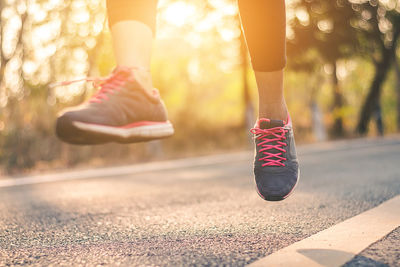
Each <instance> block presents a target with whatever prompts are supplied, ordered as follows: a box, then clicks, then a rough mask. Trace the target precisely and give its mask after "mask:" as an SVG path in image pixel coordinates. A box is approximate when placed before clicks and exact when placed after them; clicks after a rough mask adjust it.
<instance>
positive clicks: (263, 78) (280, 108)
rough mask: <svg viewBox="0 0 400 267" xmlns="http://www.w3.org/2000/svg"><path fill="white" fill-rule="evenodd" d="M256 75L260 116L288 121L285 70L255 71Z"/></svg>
mask: <svg viewBox="0 0 400 267" xmlns="http://www.w3.org/2000/svg"><path fill="white" fill-rule="evenodd" d="M255 76H256V81H257V87H258V96H259V107H258V108H259V111H258V114H259V117H260V118H269V119H277V120H284V121H286V120H287V117H288V111H287V106H286V101H285V98H284V95H283V70H280V71H274V72H260V71H255Z"/></svg>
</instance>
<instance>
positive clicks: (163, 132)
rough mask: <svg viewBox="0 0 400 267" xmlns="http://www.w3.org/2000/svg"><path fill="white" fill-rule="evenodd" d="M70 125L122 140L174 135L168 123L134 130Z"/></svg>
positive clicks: (96, 125)
mask: <svg viewBox="0 0 400 267" xmlns="http://www.w3.org/2000/svg"><path fill="white" fill-rule="evenodd" d="M72 124H73V125H74V126H75V127H76V128H78V129H80V130H83V131H90V132H95V133H102V134H107V135H113V136H118V137H122V138H129V137H144V138H148V137H150V138H157V137H165V136H170V135H173V134H174V128H173V126H172V124H171V123H170V122H166V123H162V124H161V123H160V124H153V125H143V126H137V127H134V128H117V127H111V126H105V125H98V124H90V123H84V122H79V121H74V122H73V123H72Z"/></svg>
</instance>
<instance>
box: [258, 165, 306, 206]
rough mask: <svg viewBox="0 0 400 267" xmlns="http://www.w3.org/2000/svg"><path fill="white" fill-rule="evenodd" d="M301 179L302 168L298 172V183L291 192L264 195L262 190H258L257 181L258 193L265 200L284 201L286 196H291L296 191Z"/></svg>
mask: <svg viewBox="0 0 400 267" xmlns="http://www.w3.org/2000/svg"><path fill="white" fill-rule="evenodd" d="M299 181H300V169H299V172H298V174H297V181H296V184H295V185H294V186H293V188H292V190H290V192H289V193H288V194H287V195H285V196H263V195H262V194H261V193H260V191H259V190H258V187H257V183H256V185H255V186H256V191H257V194H258V195H259V196H260V197H261V198H262V199H264V200H265V201H282V200H285V199H286V198H288V197H290V196H291V195H292V194H293V192H294V191H295V189H296V187H297V185H298V184H299Z"/></svg>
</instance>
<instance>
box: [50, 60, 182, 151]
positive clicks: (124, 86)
mask: <svg viewBox="0 0 400 267" xmlns="http://www.w3.org/2000/svg"><path fill="white" fill-rule="evenodd" d="M87 80H88V81H92V79H87ZM94 81H95V82H97V83H98V87H99V91H98V92H97V93H96V94H95V95H93V97H92V98H91V99H90V100H89V101H88V102H87V103H84V104H82V105H80V106H78V107H74V108H72V109H68V110H66V111H64V112H63V113H62V114H61V115H60V116H59V118H58V119H57V123H56V134H57V136H58V137H59V138H60V139H61V140H62V141H65V142H67V143H71V144H101V143H107V142H118V143H133V142H141V141H149V140H152V139H159V138H164V137H168V136H171V135H172V134H173V133H174V129H173V127H172V124H171V123H170V122H169V121H168V120H167V111H166V109H165V106H164V103H163V102H162V100H161V98H160V95H159V93H158V91H157V90H156V89H154V90H153V91H149V90H147V89H145V88H143V87H142V86H141V85H140V84H139V83H138V82H137V81H136V80H135V77H134V72H133V71H132V69H130V68H124V67H118V68H116V69H115V70H114V71H113V73H112V74H111V75H110V76H109V77H107V78H104V79H95V80H94ZM73 82H74V81H73ZM69 83H71V82H67V83H64V84H69Z"/></svg>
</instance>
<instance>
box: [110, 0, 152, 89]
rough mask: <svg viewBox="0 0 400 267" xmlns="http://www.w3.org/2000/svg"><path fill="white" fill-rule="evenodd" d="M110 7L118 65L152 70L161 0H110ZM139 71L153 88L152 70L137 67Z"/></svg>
mask: <svg viewBox="0 0 400 267" xmlns="http://www.w3.org/2000/svg"><path fill="white" fill-rule="evenodd" d="M107 11H108V19H109V25H110V29H111V34H112V37H113V38H112V39H113V46H114V54H115V58H116V61H117V65H118V66H125V67H136V68H139V69H147V70H149V69H150V60H151V52H152V44H153V37H154V33H155V26H156V11H157V0H107ZM135 75H136V77H137V79H139V80H140V82H141V83H142V85H144V87H145V88H152V82H151V76H150V73H149V72H147V71H143V70H135Z"/></svg>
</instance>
